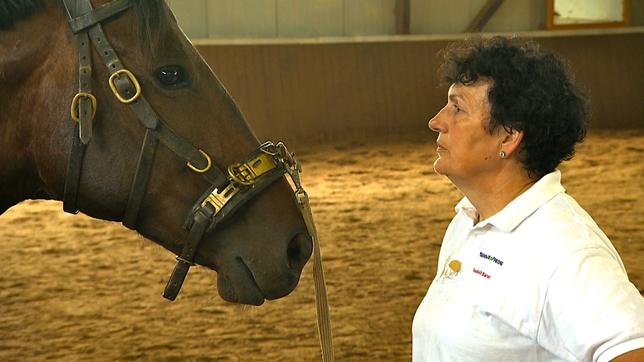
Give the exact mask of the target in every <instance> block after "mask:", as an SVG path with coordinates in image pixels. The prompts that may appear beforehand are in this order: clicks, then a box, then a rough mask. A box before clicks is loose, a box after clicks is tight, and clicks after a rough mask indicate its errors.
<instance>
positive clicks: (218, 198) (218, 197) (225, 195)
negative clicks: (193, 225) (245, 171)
mask: <svg viewBox="0 0 644 362" xmlns="http://www.w3.org/2000/svg"><path fill="white" fill-rule="evenodd" d="M239 190H240V189H239V188H237V187H235V184H234V183H232V182H231V183H229V184H228V186H226V187H225V188H224V189H223V190H222V191H221V192H219V190H217V189H215V190H214V191H213V192H211V193H210V194H209V195H208V197H206V199H205V200H204V201H203V202H202V203H201V207H204V206H206V204H210V205H212V207H214V208H215V212H214V214H215V215H216V214H217V213H218V212H219V211H220V210H221V209H223V208H224V206H225V205H226V203H228V201H229V200H230V199H232V198H233V196H235V195H237V193H238V192H239Z"/></svg>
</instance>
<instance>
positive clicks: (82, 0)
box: [63, 0, 306, 300]
mask: <svg viewBox="0 0 644 362" xmlns="http://www.w3.org/2000/svg"><path fill="white" fill-rule="evenodd" d="M63 3H64V5H65V9H66V11H67V16H68V21H69V24H70V26H71V28H72V31H73V32H74V34H76V38H77V40H78V48H79V86H78V93H77V94H76V96H74V98H73V100H72V104H71V112H70V113H71V118H72V119H73V120H74V121H76V125H75V130H74V138H73V142H72V149H71V153H70V157H69V162H68V165H67V176H66V178H65V190H64V195H63V209H64V210H65V211H66V212H70V213H77V212H78V208H77V200H78V193H79V183H80V176H81V171H82V166H83V158H84V155H85V150H86V148H87V146H88V144H89V142H90V140H91V138H92V122H93V119H94V115H95V114H96V103H97V101H96V97H94V95H93V94H92V88H91V78H92V56H91V48H90V42H91V43H92V44H94V47H95V49H96V51H97V52H98V54H100V56H101V58H102V60H103V63H105V65H106V66H107V69H108V72H109V74H110V76H109V79H108V83H109V86H110V89H111V90H112V92H113V93H114V96H115V97H116V98H117V99H118V101H119V102H121V103H123V104H126V105H128V106H130V107H131V109H132V111H133V112H134V113H135V114H136V115H137V117H138V118H139V120H140V121H141V123H142V124H143V126H144V127H145V131H146V132H145V138H144V140H143V144H142V146H141V152H140V154H139V160H138V165H137V169H136V173H135V176H134V181H133V182H132V187H131V190H130V195H129V198H128V202H127V206H126V209H125V213H124V216H123V225H125V226H126V227H128V228H130V229H135V228H136V223H137V218H138V215H139V211H140V209H141V204H142V202H143V197H144V196H145V190H146V188H147V183H148V180H149V178H150V173H151V171H152V166H153V161H154V154H155V151H156V148H157V145H158V143H159V141H160V142H161V143H162V144H163V145H165V146H166V147H168V148H169V149H170V150H171V151H173V152H174V153H175V154H176V155H177V156H179V157H181V158H182V159H183V160H185V162H186V166H187V167H189V168H190V169H191V170H193V171H195V172H197V173H200V174H202V175H203V176H204V177H205V178H206V179H207V180H208V182H209V183H210V184H211V185H212V186H211V187H209V188H208V190H207V191H206V192H205V193H203V195H202V196H201V197H200V198H199V199H198V200H197V202H196V203H195V204H194V206H193V207H192V210H191V211H190V212H189V213H188V216H187V217H186V221H185V223H184V225H183V227H184V229H185V230H186V231H188V233H189V235H188V239H187V241H186V242H185V243H184V245H183V250H182V251H181V253H180V254H179V255H178V256H177V265H176V266H175V268H174V270H173V272H172V275H171V276H170V280H169V281H168V284H167V285H166V288H165V291H164V293H163V296H164V297H165V298H167V299H169V300H174V299H175V298H176V297H177V295H178V293H179V290H180V289H181V285H182V284H183V281H184V280H185V277H186V275H187V273H188V270H189V268H190V266H191V265H194V258H195V255H196V252H197V249H198V247H199V243H200V242H201V240H202V239H203V237H204V235H206V233H209V232H211V231H212V230H213V229H214V228H215V227H216V226H217V225H218V224H220V223H221V222H222V221H223V220H224V219H227V218H229V217H230V215H232V214H233V213H234V212H235V210H237V209H238V208H239V207H240V206H242V205H243V204H244V203H246V202H247V201H248V200H250V199H252V198H253V197H255V196H256V195H258V194H259V193H260V192H262V191H263V190H265V189H266V188H267V187H268V186H269V185H271V184H272V183H273V182H275V181H277V180H278V179H280V178H281V177H282V176H283V175H284V174H289V175H290V176H291V178H292V180H293V183H294V184H295V186H296V197H298V198H301V197H305V196H306V193H305V192H304V190H303V189H302V187H301V183H300V180H299V172H300V168H299V164H298V163H297V161H296V160H295V158H294V157H293V155H292V154H291V153H289V152H288V150H287V149H286V147H285V146H284V144H282V143H281V142H280V143H278V144H276V145H275V144H273V143H270V142H267V143H264V144H262V145H261V146H259V148H258V149H256V150H255V151H254V152H252V153H251V154H250V155H249V156H248V158H247V159H246V160H245V161H243V162H241V163H237V164H233V165H230V166H229V167H228V168H227V169H226V170H225V171H222V170H220V169H219V168H218V167H217V166H216V165H214V164H213V162H212V160H211V158H210V156H209V155H208V153H206V152H205V151H203V150H201V149H198V148H196V147H194V146H193V145H192V144H191V143H190V142H188V141H186V140H185V139H183V138H182V137H180V136H178V135H177V134H176V133H175V132H174V131H173V130H172V129H171V128H170V127H169V126H168V125H167V124H166V123H165V122H164V121H163V120H162V119H161V118H160V117H159V115H158V114H157V113H156V112H155V111H154V109H153V108H152V106H151V105H150V104H149V103H148V102H147V101H146V99H145V97H144V96H143V94H142V92H141V86H140V84H139V82H138V80H137V78H136V76H135V75H134V74H133V73H132V72H131V71H129V70H128V69H126V68H125V67H124V66H123V64H122V62H121V60H120V59H119V57H118V55H117V54H116V52H115V51H114V49H113V48H112V46H111V45H110V43H109V42H108V41H107V38H106V37H105V34H104V33H103V30H102V27H101V22H102V21H104V20H106V19H108V18H110V17H112V16H114V15H116V14H119V13H121V12H123V11H125V10H127V9H129V8H130V7H131V6H132V5H133V1H132V0H112V1H111V2H109V3H106V4H104V5H102V6H99V7H97V8H96V9H94V8H93V7H92V4H91V2H90V0H63Z"/></svg>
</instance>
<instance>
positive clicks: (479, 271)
mask: <svg viewBox="0 0 644 362" xmlns="http://www.w3.org/2000/svg"><path fill="white" fill-rule="evenodd" d="M472 271H473V272H474V273H476V274H478V275H480V276H482V277H484V278H487V279H490V278H491V276H490V274H488V273H486V272H484V271H483V270H479V269H476V268H473V269H472Z"/></svg>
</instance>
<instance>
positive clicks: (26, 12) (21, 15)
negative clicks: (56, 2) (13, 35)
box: [0, 0, 44, 30]
mask: <svg viewBox="0 0 644 362" xmlns="http://www.w3.org/2000/svg"><path fill="white" fill-rule="evenodd" d="M43 8H44V5H43V2H42V0H0V30H7V29H10V28H12V27H13V26H14V24H15V23H16V22H18V21H19V20H23V19H26V18H28V17H30V16H31V15H33V14H34V13H36V12H38V11H39V10H42V9H43Z"/></svg>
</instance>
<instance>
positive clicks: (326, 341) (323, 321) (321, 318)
mask: <svg viewBox="0 0 644 362" xmlns="http://www.w3.org/2000/svg"><path fill="white" fill-rule="evenodd" d="M296 197H297V202H298V205H299V207H300V210H301V211H302V215H303V216H304V222H305V223H306V227H307V229H309V234H310V235H311V238H313V282H314V286H315V307H316V309H317V316H318V331H319V333H320V346H321V347H322V361H324V362H334V361H335V357H334V356H333V334H332V332H331V319H330V316H329V303H328V301H327V295H326V283H325V281H324V269H322V256H321V254H320V243H319V241H318V236H317V230H316V229H315V224H314V223H313V215H312V214H311V207H310V206H309V196H308V195H307V194H306V192H305V191H304V189H302V188H301V186H300V188H299V190H298V191H297V192H296Z"/></svg>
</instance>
